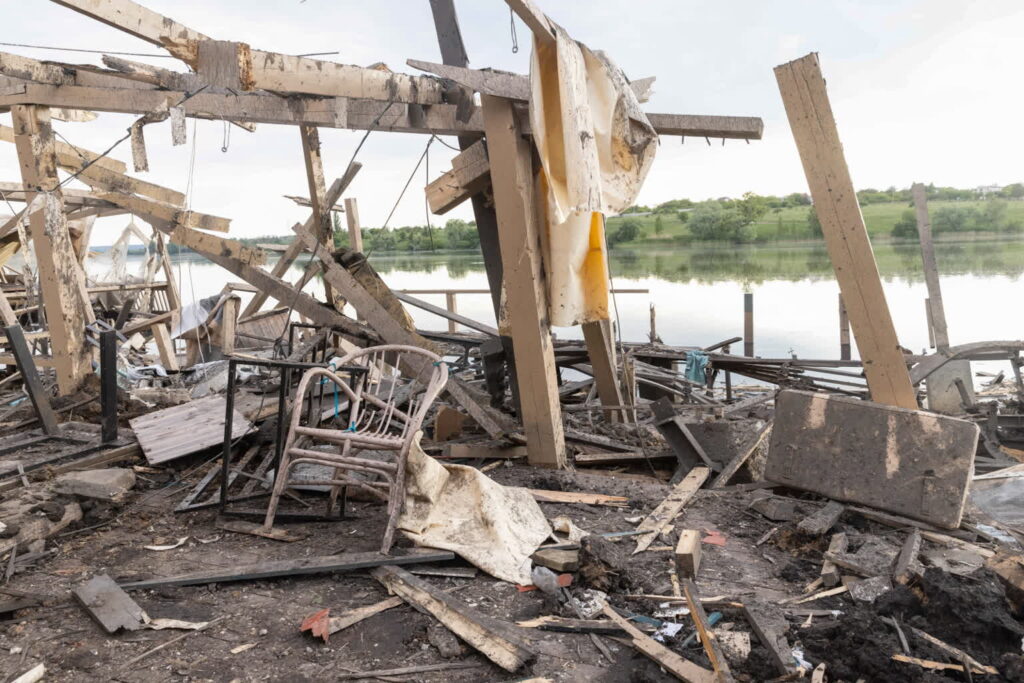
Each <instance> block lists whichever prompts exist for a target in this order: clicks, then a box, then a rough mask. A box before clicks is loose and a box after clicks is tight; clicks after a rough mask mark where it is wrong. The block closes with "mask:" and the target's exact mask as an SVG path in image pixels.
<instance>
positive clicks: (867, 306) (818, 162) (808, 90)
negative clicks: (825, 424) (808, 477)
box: [775, 53, 917, 410]
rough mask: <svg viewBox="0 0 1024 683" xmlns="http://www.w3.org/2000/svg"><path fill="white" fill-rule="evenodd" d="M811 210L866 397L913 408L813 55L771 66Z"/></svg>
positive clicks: (911, 389) (902, 361)
mask: <svg viewBox="0 0 1024 683" xmlns="http://www.w3.org/2000/svg"><path fill="white" fill-rule="evenodd" d="M775 77H776V79H777V80H778V83H779V91H780V92H781V93H782V102H783V104H784V105H785V107H786V115H787V116H788V117H789V125H790V128H792V130H793V137H794V139H795V140H796V146H797V149H798V150H799V152H800V160H801V161H802V162H803V166H804V174H805V175H806V176H807V184H808V185H809V186H810V190H811V197H812V198H813V200H814V209H815V211H816V212H817V214H818V220H819V222H820V223H821V230H822V233H823V234H824V236H825V245H826V246H827V247H828V253H829V257H830V258H831V260H832V266H833V268H834V269H835V272H836V280H837V281H838V282H839V291H840V292H842V294H843V301H844V302H845V303H846V310H847V312H848V314H849V316H850V325H851V326H852V327H853V335H854V338H855V339H856V340H857V349H858V350H859V351H860V356H861V359H862V360H863V362H864V374H865V375H866V377H867V382H868V389H869V390H870V391H871V398H872V400H874V401H877V402H878V403H886V404H889V405H894V406H899V407H901V408H907V409H910V410H916V409H917V399H916V396H915V393H914V387H913V385H912V384H911V382H910V373H909V372H908V371H907V364H906V361H905V359H904V358H903V353H902V351H901V350H900V347H899V342H898V340H897V338H896V328H895V327H894V326H893V322H892V316H891V314H890V313H889V305H888V304H887V303H886V300H885V292H884V291H883V290H882V280H881V278H879V276H878V264H877V263H876V262H875V255H874V252H873V251H872V250H871V240H870V239H869V238H868V232H867V228H866V227H865V226H864V217H863V216H862V215H861V212H860V205H859V204H858V203H857V193H856V192H855V191H854V189H853V180H852V179H851V178H850V171H849V169H848V168H847V166H846V159H845V157H844V155H843V146H842V144H841V143H840V141H839V131H838V130H837V128H836V122H835V118H834V117H833V115H832V108H831V106H830V105H829V101H828V93H827V91H826V89H825V79H824V77H823V76H822V74H821V68H820V66H819V64H818V55H817V54H816V53H811V54H809V55H807V56H806V57H802V58H800V59H797V60H794V61H792V62H789V63H788V64H783V65H781V66H777V67H775Z"/></svg>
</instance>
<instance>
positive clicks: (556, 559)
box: [531, 548, 580, 572]
mask: <svg viewBox="0 0 1024 683" xmlns="http://www.w3.org/2000/svg"><path fill="white" fill-rule="evenodd" d="M531 559H532V560H533V561H534V562H535V563H536V564H539V565H540V566H542V567H547V568H548V569H551V570H554V571H556V572H574V571H576V570H577V569H579V568H580V552H579V551H578V550H558V549H556V548H544V549H542V550H538V551H537V552H535V553H534V554H533V555H532V556H531Z"/></svg>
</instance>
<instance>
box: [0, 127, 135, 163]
mask: <svg viewBox="0 0 1024 683" xmlns="http://www.w3.org/2000/svg"><path fill="white" fill-rule="evenodd" d="M0 140H3V141H4V142H10V143H12V144H13V143H14V129H13V128H11V127H10V126H4V125H0ZM54 149H55V150H56V152H57V155H58V161H57V163H58V164H59V163H60V157H62V156H66V157H74V158H76V159H80V160H82V161H84V162H92V166H93V167H95V166H99V167H100V168H105V169H107V170H109V171H113V172H114V173H122V174H123V173H126V172H127V171H128V166H127V165H125V163H124V162H123V161H118V160H117V159H111V158H110V157H101V156H100V155H99V154H97V153H96V152H90V151H89V150H87V149H82V148H81V147H76V146H74V145H69V144H68V143H66V142H61V141H60V140H54Z"/></svg>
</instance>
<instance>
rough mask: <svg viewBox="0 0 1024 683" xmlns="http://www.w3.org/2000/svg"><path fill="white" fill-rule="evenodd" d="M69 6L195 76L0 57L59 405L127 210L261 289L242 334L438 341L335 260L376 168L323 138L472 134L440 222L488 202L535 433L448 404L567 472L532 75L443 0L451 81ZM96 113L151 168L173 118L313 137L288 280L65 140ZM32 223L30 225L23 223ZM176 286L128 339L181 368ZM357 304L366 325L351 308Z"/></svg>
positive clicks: (486, 213) (175, 196) (101, 157)
mask: <svg viewBox="0 0 1024 683" xmlns="http://www.w3.org/2000/svg"><path fill="white" fill-rule="evenodd" d="M59 4H61V5H63V6H65V7H68V8H70V9H73V10H76V11H78V12H81V13H83V14H86V15H87V16H90V17H92V18H95V19H97V20H99V21H102V22H104V23H106V24H108V25H110V26H113V27H115V28H118V29H120V30H123V31H126V32H128V33H130V34H132V35H134V36H137V37H139V38H141V39H143V40H146V41H147V42H150V43H152V44H154V45H158V46H160V47H162V48H164V49H166V50H168V52H170V53H171V54H172V55H173V56H175V57H177V58H179V59H181V60H182V61H183V62H185V64H186V65H188V66H189V67H190V68H191V69H192V71H191V72H187V73H186V72H179V71H172V70H168V69H163V68H157V67H151V66H148V65H145V64H139V63H135V62H131V61H128V60H124V59H120V58H116V57H110V56H107V57H104V59H103V61H104V63H105V64H106V66H107V67H108V68H107V69H100V68H96V67H91V66H76V65H71V64H61V63H54V62H41V61H37V60H33V59H29V58H25V57H20V56H17V55H13V54H7V53H0V111H10V112H11V114H12V116H13V117H14V122H15V126H14V129H13V130H10V129H7V128H3V129H0V135H2V136H3V137H4V139H5V140H7V141H10V142H14V143H15V144H16V146H17V149H18V153H19V159H20V161H21V168H22V179H21V181H22V182H21V185H20V187H19V186H18V184H16V183H11V184H9V188H10V190H11V192H10V193H9V194H8V193H6V192H5V196H7V197H8V199H12V200H19V199H20V200H22V201H23V202H24V203H25V208H24V209H23V210H22V211H21V212H20V213H18V214H17V215H15V216H13V217H11V218H10V219H8V220H7V221H6V224H5V225H4V226H3V228H2V229H0V238H3V237H4V236H5V235H14V234H15V233H17V234H18V236H19V238H20V239H18V240H12V242H13V244H14V245H15V246H14V248H17V246H18V245H20V244H24V241H25V240H32V241H33V242H34V243H35V245H36V249H35V253H36V254H37V257H38V260H39V289H40V294H41V303H42V311H43V313H44V314H45V316H44V317H45V321H46V323H47V327H46V329H47V331H48V333H49V337H50V349H51V355H52V360H51V359H48V358H46V357H43V356H40V357H38V358H37V362H38V364H39V365H42V366H48V365H52V366H53V367H54V369H55V372H56V376H57V380H58V384H59V388H60V391H61V393H70V392H71V391H73V390H74V389H75V388H77V386H78V385H79V384H80V383H81V380H82V378H83V376H84V374H85V373H86V372H87V369H88V360H89V348H88V345H87V343H86V340H85V337H84V334H85V333H84V330H85V327H86V325H88V324H90V323H92V322H93V321H94V318H95V314H94V312H93V306H92V301H91V300H90V298H89V296H90V294H92V293H93V292H90V291H89V290H88V288H86V287H85V286H84V276H83V272H82V267H81V263H82V259H83V254H84V252H85V250H86V248H87V243H88V228H87V227H85V226H81V227H79V224H80V223H81V222H83V221H87V220H90V219H92V220H94V219H95V217H96V216H106V215H116V214H118V213H130V214H131V215H133V216H135V217H137V218H139V219H141V220H143V221H146V222H148V223H150V224H151V225H152V226H153V227H154V228H155V230H156V233H155V234H156V240H157V244H158V249H159V250H160V258H161V260H162V261H161V263H162V265H163V266H164V267H165V269H167V261H166V251H165V249H164V243H165V241H167V242H170V243H172V244H177V245H180V246H182V247H187V248H188V249H191V250H193V251H195V252H198V253H200V254H202V255H204V256H206V257H207V258H208V259H209V260H211V261H213V262H214V263H217V264H218V265H220V266H222V267H224V268H225V269H227V270H228V271H230V272H231V273H233V274H234V275H236V276H237V277H238V278H240V279H241V280H243V281H245V283H248V285H250V286H251V287H252V288H254V290H255V296H254V297H253V298H252V300H251V301H250V302H249V303H248V304H247V305H246V306H245V308H244V310H242V311H241V319H240V320H238V321H237V324H238V325H240V326H244V325H245V324H246V323H247V321H248V319H250V318H251V317H252V316H254V315H256V314H258V313H259V311H260V308H261V307H262V306H263V304H264V302H265V301H266V300H267V299H272V300H275V301H277V302H279V303H281V304H282V305H285V306H288V307H289V309H290V310H291V309H293V310H294V311H295V312H297V313H298V314H299V315H300V316H301V317H302V318H304V319H306V320H309V321H312V322H313V323H316V324H319V325H328V326H332V327H334V328H336V329H337V330H339V331H340V332H341V333H342V334H343V335H345V336H347V337H348V338H349V339H350V340H352V341H355V342H357V343H366V342H367V341H378V340H382V341H385V342H388V343H396V344H414V345H420V346H424V347H427V348H430V347H431V345H430V342H428V341H426V340H425V339H424V338H422V337H421V336H420V335H419V334H417V332H416V331H415V330H414V329H412V328H411V327H410V326H409V325H408V324H406V323H405V321H403V320H402V319H401V316H400V315H398V314H396V311H397V310H399V309H400V307H401V304H399V303H398V302H397V301H396V300H395V299H394V297H393V295H392V294H391V293H390V291H389V290H387V288H386V287H377V288H373V287H369V288H368V287H367V284H366V283H365V282H360V281H359V279H358V278H355V277H353V275H352V274H351V273H350V272H349V269H346V268H343V267H341V266H339V265H337V264H336V263H334V262H333V261H331V259H330V254H331V253H332V252H333V251H334V250H333V243H332V241H331V235H332V232H331V223H330V211H331V210H332V209H333V207H335V205H336V204H338V202H339V201H340V200H341V199H342V195H343V193H344V192H345V189H346V187H347V186H348V184H349V183H351V181H352V179H353V178H354V177H355V175H356V173H358V171H359V168H360V165H359V164H358V163H357V162H354V163H353V164H352V165H351V166H350V168H348V169H347V171H346V173H345V174H344V175H343V177H341V178H339V179H337V180H336V181H334V182H333V183H331V184H330V185H329V186H328V184H327V181H326V179H325V177H324V171H323V163H322V160H321V156H320V143H319V137H318V132H317V131H318V128H320V127H331V128H347V129H357V130H367V131H391V132H406V133H419V134H427V135H457V136H458V137H459V144H460V146H461V147H462V148H463V150H464V151H463V152H462V153H461V154H460V155H459V156H457V157H456V158H455V159H454V160H453V163H452V169H451V171H448V172H446V173H444V174H443V175H442V176H441V177H440V178H438V179H437V180H436V181H434V182H432V183H431V184H430V185H429V186H428V187H427V190H426V191H427V197H428V202H429V204H430V206H431V208H432V210H434V211H435V212H437V213H444V212H446V211H448V210H450V209H451V208H453V207H454V206H456V205H458V204H459V203H461V202H462V201H465V200H467V199H471V200H472V202H473V208H474V214H475V217H476V223H477V228H478V230H479V232H480V237H481V245H482V250H483V254H484V260H485V264H486V268H487V275H488V281H489V283H490V287H491V295H492V299H493V302H494V308H495V313H496V316H497V317H498V318H499V320H501V321H502V323H503V324H502V333H501V334H500V335H499V337H500V340H501V348H502V351H503V353H504V358H505V361H506V363H507V367H508V371H509V374H510V376H512V377H514V378H515V384H516V387H515V393H516V398H517V403H518V406H519V409H520V411H521V417H522V427H521V428H517V427H512V426H510V423H509V421H508V420H507V419H506V417H505V416H503V415H500V414H496V413H495V412H494V411H493V410H492V409H491V408H490V407H489V406H487V405H485V404H481V402H480V401H478V400H477V399H476V398H474V397H473V396H471V395H470V394H469V393H468V392H467V390H466V389H465V387H463V386H461V384H460V383H459V382H458V381H454V382H453V383H452V385H450V387H449V393H450V394H451V395H452V397H453V398H454V399H455V400H456V401H457V402H459V403H460V404H462V406H463V407H464V408H465V409H466V410H467V411H468V412H470V414H472V415H473V416H474V417H475V418H477V419H478V421H480V422H481V424H483V425H485V426H486V427H487V428H488V431H489V432H491V433H492V435H495V436H496V435H498V434H507V433H510V432H512V431H515V432H518V433H520V434H521V435H522V438H524V439H525V441H526V443H527V445H528V446H529V450H530V460H531V462H535V463H537V464H544V465H549V466H555V467H558V466H562V465H564V463H565V448H564V441H563V434H562V429H561V418H560V410H559V403H558V386H557V381H556V368H555V363H554V355H553V347H552V345H551V335H550V331H549V329H548V322H547V320H546V313H545V311H546V294H545V292H544V288H543V284H542V283H543V276H542V269H543V265H542V263H541V256H540V250H539V240H540V236H539V233H538V226H537V224H536V221H535V217H534V210H533V200H532V195H531V190H530V188H531V186H532V177H533V165H534V162H533V158H532V152H531V147H530V145H529V142H528V136H529V134H530V124H529V119H528V117H527V116H526V114H525V111H526V105H527V100H528V99H529V86H528V82H527V79H526V77H524V76H519V75H516V74H507V73H503V72H494V71H489V70H482V71H481V70H471V69H468V68H466V65H467V63H468V59H467V57H466V54H465V49H464V47H463V45H462V41H461V37H460V35H459V32H458V24H457V21H456V18H455V14H454V8H453V7H452V6H451V3H450V2H443V1H438V2H432V3H431V6H432V9H433V11H434V17H435V20H436V23H437V30H438V37H439V42H440V45H441V50H442V55H443V58H444V61H445V64H443V65H438V64H431V63H426V62H418V61H415V60H410V62H409V63H410V65H412V66H415V67H417V68H421V69H423V70H425V71H428V72H431V73H433V74H436V76H434V75H425V76H412V75H405V74H400V73H393V72H390V71H388V70H386V69H379V68H362V67H356V66H348V65H341V64H335V63H331V62H323V61H319V60H314V59H309V58H304V57H293V56H289V55H281V54H277V53H272V52H264V51H260V50H256V49H253V48H252V47H250V46H249V45H247V44H244V43H237V42H228V41H219V40H215V39H213V38H210V37H208V36H206V35H204V34H202V33H199V32H198V31H195V30H193V29H192V28H190V27H186V26H183V25H181V24H179V23H177V22H175V21H174V20H172V19H170V18H168V17H164V16H161V15H159V14H157V13H155V12H152V11H150V10H148V9H146V8H145V7H143V6H141V5H138V4H136V3H134V2H131V1H130V0H101V1H98V2H97V1H91V0H67V1H65V0H61V1H60V2H59ZM509 4H510V6H511V7H512V9H513V10H514V11H515V12H516V13H517V14H518V15H519V16H520V18H521V19H523V20H524V21H525V22H526V23H527V24H528V25H529V26H530V27H531V29H532V30H533V31H534V32H535V35H536V36H537V40H539V41H541V42H546V41H553V40H554V38H553V36H552V25H551V24H550V23H549V20H548V19H547V17H546V16H545V15H544V14H543V13H541V12H540V11H539V10H538V9H537V8H536V7H534V6H533V5H532V3H530V2H523V1H516V2H510V3H509ZM652 80H653V79H643V80H640V81H635V82H633V83H632V85H631V87H632V88H633V90H634V92H635V93H636V94H637V96H638V99H639V100H640V101H645V100H646V97H647V95H648V94H649V92H650V85H651V81H652ZM473 92H477V93H480V95H481V97H482V106H476V105H475V104H474V101H473V97H472V93H473ZM90 112H115V113H127V114H133V115H136V116H138V117H139V118H137V119H136V120H135V122H134V123H133V124H132V125H131V126H130V127H129V132H128V134H127V135H126V136H125V137H126V138H127V139H130V142H131V150H132V157H133V162H134V170H135V171H136V172H141V171H145V170H147V169H148V159H147V156H146V148H145V133H144V129H145V127H146V126H152V125H153V124H156V123H158V122H161V121H165V120H169V121H170V124H171V135H172V141H173V143H174V144H182V143H184V142H185V135H186V133H185V126H184V122H185V119H186V118H188V117H194V118H205V119H215V120H216V119H222V120H227V121H230V122H232V123H234V124H237V125H239V126H242V127H244V128H247V129H248V130H253V128H254V127H255V124H283V125H294V126H298V127H299V133H300V136H299V137H300V142H301V146H302V150H303V156H304V159H305V162H306V172H307V179H308V185H309V199H308V204H309V206H310V208H311V212H310V216H309V218H308V219H307V220H306V221H305V223H303V224H297V225H296V226H295V227H294V230H295V232H296V237H295V238H294V240H293V241H292V243H291V244H290V245H289V246H288V248H287V249H286V250H285V251H284V253H283V254H281V255H280V258H279V259H278V260H277V261H276V263H275V264H274V265H273V267H272V269H270V270H269V271H268V270H264V269H263V268H261V266H262V265H263V264H264V263H265V262H266V254H265V253H264V251H263V250H261V249H253V248H249V247H246V246H244V245H242V244H240V243H239V242H237V241H233V240H231V239H230V238H227V237H223V236H221V235H215V234H211V232H222V233H223V232H227V231H228V230H229V221H228V220H227V219H224V218H220V217H217V216H210V215H206V214H203V213H200V212H197V211H193V210H191V209H190V208H186V207H185V206H184V195H183V194H182V193H180V192H177V191H175V190H172V189H169V188H164V187H161V186H158V185H155V184H153V183H150V182H147V181H144V180H141V179H139V178H136V177H133V176H130V175H128V174H127V173H126V170H127V169H126V168H125V165H124V164H122V163H120V162H117V161H114V160H113V159H111V158H109V157H108V156H106V155H105V154H100V153H97V152H93V151H89V150H84V149H81V148H79V147H75V146H72V145H70V144H67V143H65V142H62V141H59V140H56V139H55V138H54V135H53V131H52V127H51V125H50V120H51V117H53V118H64V119H88V118H89V117H90V116H91V114H90ZM647 118H648V119H649V121H650V123H651V125H653V127H654V128H655V130H656V131H657V132H658V134H660V135H673V136H698V137H709V138H710V137H715V138H732V139H746V140H756V139H759V138H760V136H761V131H762V124H761V120H760V119H757V118H753V117H729V116H694V115H679V114H648V115H647ZM152 134H153V131H152V130H151V131H150V135H152ZM482 138H486V140H483V139H482ZM58 169H60V170H62V171H65V172H67V173H69V174H70V177H71V178H74V179H75V180H77V181H80V182H82V183H84V184H85V185H87V186H88V188H89V189H88V190H77V189H72V188H67V187H65V185H66V183H67V182H68V181H67V180H61V178H60V176H59V175H58ZM485 197H486V198H487V199H485ZM345 202H346V206H347V208H348V219H349V231H350V235H351V237H352V240H351V244H352V245H353V251H354V252H359V247H360V239H359V230H358V227H359V226H358V214H357V207H356V205H355V200H354V199H352V198H346V200H345ZM25 224H27V226H28V228H27V230H23V229H22V228H23V226H25ZM303 252H313V254H314V255H315V256H317V257H319V258H320V260H322V261H323V264H322V266H321V267H322V271H323V278H324V281H325V283H326V289H327V305H324V303H322V302H318V301H316V300H315V299H314V298H313V297H311V296H309V295H307V294H305V293H303V292H302V291H301V290H302V287H303V286H304V285H305V284H306V283H308V282H309V281H310V280H311V279H312V269H307V274H306V276H304V277H303V278H302V279H301V280H300V281H299V282H297V283H295V284H294V285H293V284H291V283H288V282H286V281H285V280H284V279H283V276H284V275H285V274H286V272H287V270H288V268H289V267H290V266H291V265H292V263H293V262H294V261H295V260H296V259H297V258H298V257H299V256H300V255H301V254H302V253H303ZM325 257H327V260H324V258H325ZM313 260H314V262H315V261H317V259H315V258H314V259H313ZM167 272H168V274H169V269H167ZM167 279H168V284H167V285H166V287H165V288H164V291H166V298H167V306H166V308H167V310H166V311H162V312H161V313H163V317H161V316H156V317H155V318H153V317H149V318H147V319H146V320H142V321H139V322H138V323H136V324H134V325H131V327H130V328H129V329H130V330H132V331H135V330H141V329H148V330H149V331H150V332H151V333H152V335H153V337H154V338H155V339H156V340H157V342H158V344H159V345H160V348H161V354H162V357H163V360H164V362H165V364H167V365H169V366H173V365H174V364H175V361H174V358H173V356H174V353H173V348H169V347H168V340H167V334H166V332H167V328H166V327H164V325H165V324H167V323H173V322H174V320H175V318H176V316H177V314H178V312H179V309H180V305H181V303H180V299H179V297H178V295H177V292H176V291H175V288H174V283H173V278H172V277H170V276H168V278H167ZM12 294H13V292H12ZM9 296H11V295H9ZM502 296H504V297H505V302H506V305H505V307H504V308H502V306H501V301H502ZM405 301H406V302H407V303H408V302H409V299H408V298H405ZM346 302H347V303H349V304H351V305H352V306H353V307H354V308H355V309H356V311H357V314H358V317H359V319H360V320H361V321H364V322H365V324H362V323H361V322H357V321H356V320H354V319H352V318H349V317H347V316H345V315H344V314H343V313H342V312H341V308H342V305H343V304H344V303H346ZM19 310H20V309H19ZM41 321H42V318H41V319H40V321H39V322H41ZM8 322H10V321H8ZM172 326H173V325H172ZM611 330H612V328H611V324H610V322H609V321H608V320H603V321H597V322H592V323H586V324H584V337H585V339H586V346H587V352H588V356H589V360H590V365H591V367H592V368H593V372H594V375H595V379H596V384H597V388H598V394H599V396H600V399H601V401H602V402H603V403H604V405H607V406H620V405H622V404H623V398H622V394H621V391H620V389H619V381H618V378H617V376H616V375H617V369H616V368H617V366H616V362H615V348H614V346H615V345H614V343H613V339H612V336H611ZM513 340H514V341H513ZM193 355H194V354H193ZM608 415H609V417H611V418H612V419H615V418H616V417H617V415H618V412H617V410H614V409H610V410H609V412H608Z"/></svg>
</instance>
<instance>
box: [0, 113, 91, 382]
mask: <svg viewBox="0 0 1024 683" xmlns="http://www.w3.org/2000/svg"><path fill="white" fill-rule="evenodd" d="M11 116H12V117H13V119H14V142H15V145H16V146H17V150H18V162H19V164H20V166H21V179H22V183H23V184H24V187H25V206H26V207H28V210H29V230H30V233H31V237H32V241H33V243H34V244H35V255H36V261H37V265H38V268H39V285H40V289H41V290H42V294H43V310H44V311H45V312H46V321H47V326H48V328H49V330H50V342H51V348H52V353H53V363H54V368H55V369H56V372H57V389H58V392H59V393H60V394H61V395H66V394H70V393H73V392H75V391H77V390H78V388H79V386H80V385H81V383H82V380H83V379H84V378H85V375H86V373H87V372H88V371H89V355H90V354H89V353H88V347H87V346H86V344H85V325H86V320H87V318H88V317H89V316H88V314H87V312H86V305H87V304H86V301H85V300H83V296H85V275H84V273H83V272H82V270H81V267H80V266H79V264H78V259H77V258H76V257H75V249H74V246H73V245H72V244H71V235H70V234H69V233H68V225H67V217H66V216H65V215H64V195H63V193H62V192H61V189H60V184H59V179H58V177H57V154H56V151H55V149H54V139H53V129H52V128H51V127H50V110H49V108H48V107H36V106H32V105H14V106H13V107H11ZM40 191H42V192H45V193H46V195H47V196H43V197H41V198H40V200H41V201H40V203H41V204H42V206H39V207H37V208H33V207H32V202H33V200H34V199H35V198H36V197H37V196H38V195H37V193H38V192H40Z"/></svg>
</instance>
